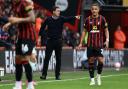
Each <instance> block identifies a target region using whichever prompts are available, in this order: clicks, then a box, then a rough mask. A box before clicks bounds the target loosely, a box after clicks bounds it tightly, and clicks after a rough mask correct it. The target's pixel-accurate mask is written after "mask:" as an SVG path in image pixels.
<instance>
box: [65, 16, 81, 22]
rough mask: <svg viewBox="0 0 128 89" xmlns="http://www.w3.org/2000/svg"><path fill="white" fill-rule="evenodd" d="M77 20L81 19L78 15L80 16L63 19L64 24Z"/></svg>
mask: <svg viewBox="0 0 128 89" xmlns="http://www.w3.org/2000/svg"><path fill="white" fill-rule="evenodd" d="M75 19H80V15H78V16H69V17H63V21H64V22H69V21H72V20H75Z"/></svg>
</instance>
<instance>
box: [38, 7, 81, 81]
mask: <svg viewBox="0 0 128 89" xmlns="http://www.w3.org/2000/svg"><path fill="white" fill-rule="evenodd" d="M75 18H77V19H80V16H71V17H63V16H60V8H59V7H53V15H52V16H51V17H48V18H47V19H46V20H45V22H44V23H43V25H42V26H41V30H40V32H39V35H40V36H39V39H38V41H39V42H40V41H41V35H42V32H43V30H44V29H45V28H46V26H47V44H46V52H45V59H44V65H43V69H42V76H41V77H40V78H41V79H46V76H47V70H48V65H49V60H50V57H51V55H52V51H53V50H55V55H56V68H55V79H56V80H60V68H61V51H62V30H63V24H64V23H65V22H68V21H72V20H75Z"/></svg>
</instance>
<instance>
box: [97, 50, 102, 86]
mask: <svg viewBox="0 0 128 89" xmlns="http://www.w3.org/2000/svg"><path fill="white" fill-rule="evenodd" d="M97 56H98V57H97V60H98V65H97V84H98V85H101V73H102V70H103V62H104V57H103V55H102V51H101V49H98V50H97Z"/></svg>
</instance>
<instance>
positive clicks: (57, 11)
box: [52, 6, 60, 16]
mask: <svg viewBox="0 0 128 89" xmlns="http://www.w3.org/2000/svg"><path fill="white" fill-rule="evenodd" d="M52 12H53V15H54V16H60V8H59V7H57V6H54V7H53V9H52Z"/></svg>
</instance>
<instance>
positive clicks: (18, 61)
mask: <svg viewBox="0 0 128 89" xmlns="http://www.w3.org/2000/svg"><path fill="white" fill-rule="evenodd" d="M20 43H21V41H20V40H18V41H17V43H16V58H15V79H16V82H15V86H14V87H13V89H22V84H21V83H22V81H21V78H22V72H23V69H22V58H21V56H20V54H21V53H22V52H21V44H20Z"/></svg>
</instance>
